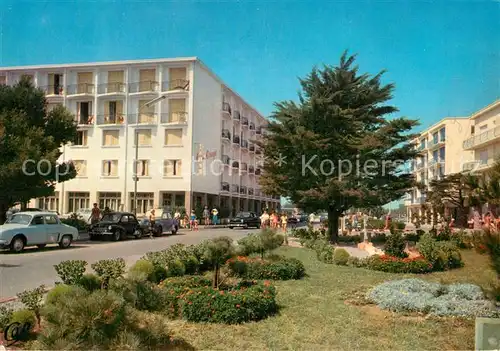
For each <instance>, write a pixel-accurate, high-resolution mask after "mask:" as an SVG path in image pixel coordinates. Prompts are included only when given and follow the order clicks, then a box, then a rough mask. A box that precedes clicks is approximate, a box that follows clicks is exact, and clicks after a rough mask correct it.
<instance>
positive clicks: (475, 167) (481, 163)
mask: <svg viewBox="0 0 500 351" xmlns="http://www.w3.org/2000/svg"><path fill="white" fill-rule="evenodd" d="M494 163H495V159H493V158H490V159H482V160H474V161H469V162H465V163H464V164H463V165H462V171H463V172H474V171H480V170H484V169H486V168H489V167H491V166H492V165H493V164H494Z"/></svg>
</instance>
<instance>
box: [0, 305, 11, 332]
mask: <svg viewBox="0 0 500 351" xmlns="http://www.w3.org/2000/svg"><path fill="white" fill-rule="evenodd" d="M13 312H14V310H13V309H11V308H8V307H5V306H0V331H3V330H5V327H7V326H8V325H9V322H10V320H11V319H12V313H13Z"/></svg>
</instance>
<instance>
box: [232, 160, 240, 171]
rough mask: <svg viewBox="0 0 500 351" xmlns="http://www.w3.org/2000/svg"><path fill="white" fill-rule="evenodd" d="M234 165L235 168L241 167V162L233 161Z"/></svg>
mask: <svg viewBox="0 0 500 351" xmlns="http://www.w3.org/2000/svg"><path fill="white" fill-rule="evenodd" d="M232 166H233V168H236V169H239V168H240V163H239V162H238V161H233V163H232Z"/></svg>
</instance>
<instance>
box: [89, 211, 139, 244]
mask: <svg viewBox="0 0 500 351" xmlns="http://www.w3.org/2000/svg"><path fill="white" fill-rule="evenodd" d="M143 233H144V232H143V230H142V228H141V225H140V223H139V221H138V220H137V218H136V216H135V215H134V214H133V213H129V212H111V213H107V214H105V215H104V216H102V218H101V220H100V221H99V222H98V223H96V224H94V225H91V226H90V229H89V236H90V240H97V239H99V238H111V240H113V241H119V240H124V239H126V238H127V237H128V236H133V237H134V238H136V239H140V238H142V235H143Z"/></svg>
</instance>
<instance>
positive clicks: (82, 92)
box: [67, 83, 95, 96]
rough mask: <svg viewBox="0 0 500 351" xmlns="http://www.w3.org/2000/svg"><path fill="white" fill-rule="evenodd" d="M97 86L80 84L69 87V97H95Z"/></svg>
mask: <svg viewBox="0 0 500 351" xmlns="http://www.w3.org/2000/svg"><path fill="white" fill-rule="evenodd" d="M94 93H95V86H94V84H89V83H80V84H71V85H68V91H67V94H68V96H70V95H78V96H86V95H94Z"/></svg>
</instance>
